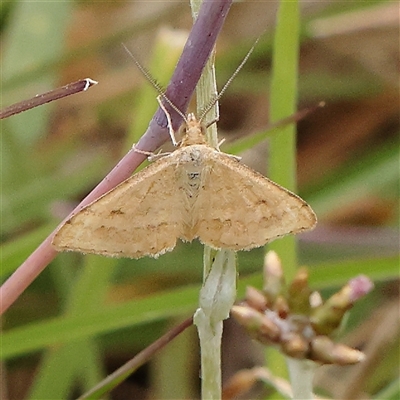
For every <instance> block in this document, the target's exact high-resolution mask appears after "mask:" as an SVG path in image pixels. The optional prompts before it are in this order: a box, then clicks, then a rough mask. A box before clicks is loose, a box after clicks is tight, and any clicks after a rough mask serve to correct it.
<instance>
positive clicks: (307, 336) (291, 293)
mask: <svg viewBox="0 0 400 400" xmlns="http://www.w3.org/2000/svg"><path fill="white" fill-rule="evenodd" d="M372 288H373V284H372V282H371V281H370V280H369V279H368V278H367V277H365V276H359V277H356V278H354V279H352V280H351V281H350V282H348V283H347V284H346V285H345V286H344V287H342V288H341V289H340V290H339V291H338V292H336V293H335V294H333V295H332V296H331V297H330V298H329V299H328V300H326V301H325V302H323V301H322V298H321V296H320V294H319V293H318V292H313V291H312V290H311V288H310V287H309V284H308V271H307V269H306V268H300V269H299V270H298V272H297V274H296V276H295V278H294V279H293V281H292V282H291V283H290V285H286V283H285V280H284V277H283V270H282V266H281V262H280V259H279V258H278V256H277V254H276V253H275V252H272V251H270V252H269V253H268V254H267V255H266V257H265V264H264V287H263V290H262V291H259V290H257V289H255V288H253V287H248V288H247V292H246V298H245V301H244V302H243V303H242V304H241V305H238V306H234V307H233V308H232V311H231V315H232V316H233V317H234V318H235V319H236V320H237V321H238V322H239V323H240V324H241V325H242V326H244V327H245V328H246V329H247V331H248V332H249V333H250V334H251V335H252V337H254V338H255V339H257V340H258V341H259V342H261V343H263V344H265V345H274V346H277V347H279V348H280V350H281V351H282V352H283V353H284V354H286V355H288V356H290V357H293V358H297V359H309V360H313V361H316V362H319V363H322V364H338V365H349V364H355V363H358V362H360V361H362V360H363V359H364V354H363V353H362V352H360V351H358V350H356V349H352V348H351V347H348V346H346V345H344V344H340V343H335V342H334V341H333V340H332V339H331V337H330V336H332V334H333V333H334V331H335V330H336V329H337V328H338V327H339V326H340V324H341V322H342V319H343V317H344V315H345V313H346V311H347V310H349V309H350V308H351V307H352V306H353V304H354V302H355V301H356V300H357V299H359V298H360V297H362V296H364V295H365V294H367V293H368V292H369V291H370V290H371V289H372Z"/></svg>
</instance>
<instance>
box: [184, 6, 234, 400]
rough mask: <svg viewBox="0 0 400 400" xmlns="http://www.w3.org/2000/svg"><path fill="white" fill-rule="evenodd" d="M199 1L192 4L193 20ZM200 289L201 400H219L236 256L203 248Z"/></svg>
mask: <svg viewBox="0 0 400 400" xmlns="http://www.w3.org/2000/svg"><path fill="white" fill-rule="evenodd" d="M200 4H201V1H198V0H191V6H192V14H193V18H196V15H197V12H198V10H199V8H200ZM214 55H215V52H214V51H213V52H212V53H211V56H210V59H209V60H208V62H207V64H206V66H205V68H204V70H203V74H202V76H201V78H200V80H199V83H198V85H197V89H196V94H197V110H198V113H200V112H201V111H202V110H203V109H204V108H205V107H206V106H207V105H208V104H209V103H210V101H212V99H214V98H215V97H216V95H217V84H216V79H215V68H214ZM217 116H218V104H217V102H216V104H215V105H214V107H213V108H212V109H211V110H210V112H209V113H208V115H207V121H212V120H215V119H216V117H217ZM207 140H208V143H209V144H210V145H211V146H213V147H215V148H217V147H218V135H217V126H216V124H212V125H211V126H210V127H209V128H208V129H207ZM203 261H204V262H203V265H204V267H203V286H202V289H201V291H200V299H199V308H198V309H197V311H196V313H195V315H194V323H195V325H196V326H197V329H198V334H199V338H200V352H201V379H202V381H201V397H202V399H203V400H217V399H221V339H222V329H223V320H224V319H226V318H228V316H229V312H230V309H231V308H232V306H233V303H234V302H235V298H236V254H235V252H233V251H229V250H220V251H216V250H212V249H211V248H209V247H207V246H205V248H204V260H203Z"/></svg>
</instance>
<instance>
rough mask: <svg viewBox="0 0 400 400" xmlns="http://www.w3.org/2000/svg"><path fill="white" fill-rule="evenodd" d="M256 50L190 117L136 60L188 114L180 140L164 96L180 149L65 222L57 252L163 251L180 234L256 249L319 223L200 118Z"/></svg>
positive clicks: (58, 236)
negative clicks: (219, 145) (227, 148)
mask: <svg viewBox="0 0 400 400" xmlns="http://www.w3.org/2000/svg"><path fill="white" fill-rule="evenodd" d="M253 48H254V46H253ZM253 48H252V49H253ZM252 49H251V50H250V52H249V53H248V54H247V55H246V57H245V58H244V60H243V61H242V63H241V64H240V65H239V67H238V68H237V70H236V71H235V73H234V74H233V75H232V77H231V78H230V79H229V80H228V82H227V84H225V86H224V88H223V89H222V90H221V92H220V93H219V95H218V96H217V97H216V99H214V101H213V102H212V103H210V105H209V106H208V107H207V108H206V109H205V111H204V112H203V113H202V114H201V117H200V119H199V120H197V119H196V117H195V116H194V114H189V115H188V116H187V117H185V115H183V113H181V112H180V110H178V109H177V108H176V107H175V106H174V105H173V104H172V102H171V101H170V100H169V99H168V98H166V96H165V94H164V91H163V90H162V89H160V88H159V86H158V85H157V83H156V82H155V81H154V79H153V78H151V76H149V74H148V72H147V71H146V70H144V68H143V67H142V66H141V65H140V64H139V63H138V62H137V61H136V60H135V59H134V61H135V63H136V64H137V66H138V67H139V69H140V70H141V71H142V72H143V74H144V75H145V77H146V78H147V79H148V80H149V81H150V82H151V83H152V84H153V86H154V87H155V88H156V90H158V91H159V93H160V96H161V97H163V100H165V101H167V102H168V103H169V104H170V105H171V106H172V107H173V108H174V109H175V110H176V111H177V112H178V113H180V114H181V116H182V117H183V119H184V123H183V125H182V127H181V131H182V132H183V136H182V140H181V142H180V143H179V144H178V143H177V142H176V139H175V136H174V132H173V131H172V127H171V121H170V119H169V114H168V112H167V111H166V109H165V107H163V103H162V101H160V97H159V103H160V106H161V108H162V109H163V110H164V112H165V113H166V116H167V119H168V121H169V124H168V125H169V129H170V135H171V139H172V142H173V143H174V144H175V145H177V149H176V150H175V151H174V152H172V153H171V154H169V155H164V156H163V157H161V158H159V159H158V160H156V161H154V162H153V163H152V164H150V165H149V166H148V167H146V168H145V169H143V170H142V171H140V172H138V173H136V174H134V175H133V176H132V177H130V178H128V179H126V180H125V181H124V182H122V183H121V184H120V185H118V186H116V187H115V188H114V189H112V190H110V191H109V192H108V193H106V194H104V195H103V196H101V197H100V198H98V199H97V200H95V201H94V202H92V203H91V204H89V205H87V206H86V207H84V208H83V209H82V210H80V211H79V212H78V213H77V214H76V215H74V216H72V217H71V218H70V219H69V220H67V221H66V222H65V223H64V224H63V225H62V226H61V227H60V229H59V230H58V231H57V232H56V234H55V236H54V238H53V245H54V247H55V248H56V249H57V250H58V251H66V250H70V251H79V252H82V253H95V254H101V255H105V256H112V257H130V258H141V257H144V256H152V257H158V256H159V255H161V254H164V253H166V252H168V251H171V250H173V249H174V247H175V245H176V243H177V241H178V239H181V240H183V241H187V242H191V241H192V240H193V239H199V240H200V242H201V243H203V244H205V245H208V246H210V247H212V248H214V249H229V250H234V251H238V250H250V249H253V248H255V247H260V246H264V245H265V244H266V243H268V242H271V241H272V240H275V239H277V238H280V237H282V236H285V235H288V234H296V233H300V232H303V231H307V230H310V229H313V228H314V227H315V225H316V221H317V219H316V216H315V214H314V212H313V210H312V209H311V207H310V206H309V205H308V204H307V203H306V202H305V201H304V200H302V199H301V198H300V197H298V196H297V195H295V194H294V193H292V192H290V191H289V190H287V189H285V188H283V187H282V186H279V185H278V184H277V183H274V182H272V181H271V180H269V179H268V178H266V177H265V176H263V175H261V174H259V173H258V172H256V171H254V170H253V169H251V168H249V167H247V166H246V165H244V164H241V163H240V161H239V159H238V158H237V157H234V156H232V155H228V154H225V153H223V152H221V151H219V149H215V148H213V147H211V146H210V145H209V144H207V141H206V139H205V130H206V126H205V124H204V123H203V122H202V118H203V117H204V115H205V114H206V113H207V111H209V109H210V108H211V107H212V106H213V105H214V104H215V103H216V101H218V100H219V98H220V97H221V95H222V93H223V92H224V91H225V89H226V88H227V86H228V85H229V83H230V82H231V81H232V79H233V78H234V77H235V76H236V74H237V73H238V71H239V70H240V68H241V67H242V66H243V64H244V63H245V62H246V60H247V58H248V57H249V55H250V53H251V51H252ZM132 57H133V56H132Z"/></svg>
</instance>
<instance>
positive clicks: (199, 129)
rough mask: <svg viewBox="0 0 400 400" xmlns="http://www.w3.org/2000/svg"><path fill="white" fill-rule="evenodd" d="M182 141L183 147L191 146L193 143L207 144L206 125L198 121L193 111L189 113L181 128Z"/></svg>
mask: <svg viewBox="0 0 400 400" xmlns="http://www.w3.org/2000/svg"><path fill="white" fill-rule="evenodd" d="M179 133H180V134H181V137H182V141H181V147H183V146H191V145H193V144H207V142H206V137H205V134H206V127H205V125H204V124H203V123H202V122H201V121H198V120H197V118H196V116H195V115H194V114H193V113H190V114H188V116H187V117H186V118H185V120H184V122H183V124H182V125H181V127H180V129H179Z"/></svg>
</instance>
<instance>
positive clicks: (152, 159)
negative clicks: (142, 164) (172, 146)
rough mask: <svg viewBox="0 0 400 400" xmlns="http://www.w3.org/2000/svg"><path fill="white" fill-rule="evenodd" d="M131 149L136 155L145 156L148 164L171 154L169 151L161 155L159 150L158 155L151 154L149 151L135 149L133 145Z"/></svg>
mask: <svg viewBox="0 0 400 400" xmlns="http://www.w3.org/2000/svg"><path fill="white" fill-rule="evenodd" d="M132 148H133V150H134V151H136V152H137V153H140V154H144V155H145V156H147V159H148V160H149V161H150V162H153V161H156V160H158V159H160V158H162V157H165V156H169V155H170V154H171V152H169V151H168V152H165V153H161V150H160V151H159V152H158V153H153V152H151V151H146V150H140V149H138V148H137V147H135V145H133V146H132Z"/></svg>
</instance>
